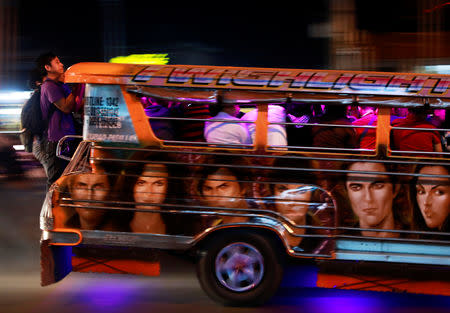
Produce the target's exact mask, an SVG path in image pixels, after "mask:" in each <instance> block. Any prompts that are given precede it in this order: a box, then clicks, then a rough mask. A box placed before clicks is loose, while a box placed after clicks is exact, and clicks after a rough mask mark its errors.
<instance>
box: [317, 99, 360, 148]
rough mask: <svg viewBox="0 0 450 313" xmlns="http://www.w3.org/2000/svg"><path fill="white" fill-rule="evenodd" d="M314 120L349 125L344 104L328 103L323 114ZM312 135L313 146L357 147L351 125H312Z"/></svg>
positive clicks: (321, 122)
mask: <svg viewBox="0 0 450 313" xmlns="http://www.w3.org/2000/svg"><path fill="white" fill-rule="evenodd" d="M316 121H317V123H318V124H335V125H343V126H346V125H349V126H350V125H351V120H350V119H349V118H348V117H347V107H346V106H345V105H328V106H327V107H326V111H325V114H324V115H323V116H321V117H320V118H318V119H317V120H316ZM312 137H313V146H314V147H323V148H347V149H355V148H357V147H358V142H357V135H356V131H355V129H354V128H353V127H342V126H336V127H334V126H314V127H313V128H312Z"/></svg>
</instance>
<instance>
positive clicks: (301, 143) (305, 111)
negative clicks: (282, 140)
mask: <svg viewBox="0 0 450 313" xmlns="http://www.w3.org/2000/svg"><path fill="white" fill-rule="evenodd" d="M286 113H287V114H286V122H288V123H299V124H298V125H286V132H287V140H288V145H289V146H290V147H311V146H312V135H311V129H312V126H310V125H300V123H313V121H314V116H313V111H312V110H311V106H310V105H308V104H303V103H289V104H287V106H286Z"/></svg>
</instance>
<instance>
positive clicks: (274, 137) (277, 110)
mask: <svg viewBox="0 0 450 313" xmlns="http://www.w3.org/2000/svg"><path fill="white" fill-rule="evenodd" d="M257 115H258V109H254V110H252V111H250V112H248V113H245V114H244V116H242V117H241V120H243V121H256V118H257ZM285 122H286V111H285V109H284V108H283V107H282V106H279V105H274V104H269V123H285ZM247 125H248V131H249V132H250V136H251V137H252V141H254V140H255V127H256V126H255V124H254V123H252V124H250V123H249V124H247ZM267 144H268V145H269V146H286V145H287V135H286V127H285V125H279V124H269V128H268V130H267Z"/></svg>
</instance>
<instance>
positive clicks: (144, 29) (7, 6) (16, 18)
mask: <svg viewBox="0 0 450 313" xmlns="http://www.w3.org/2000/svg"><path fill="white" fill-rule="evenodd" d="M300 3H301V4H299V5H295V6H294V5H292V4H288V3H267V4H262V3H256V4H254V5H250V6H249V5H246V6H243V5H242V4H239V3H234V4H233V2H230V3H228V2H227V3H226V4H223V5H222V4H217V5H214V6H211V5H199V4H194V3H181V4H180V3H177V4H173V3H165V4H164V3H163V2H155V1H137V0H127V1H125V0H78V1H53V0H41V1H25V0H0V39H1V40H0V153H1V160H2V165H1V167H0V175H2V174H3V173H4V172H5V168H6V169H7V170H8V171H9V172H12V171H15V170H17V166H16V165H14V164H12V163H11V162H10V161H11V157H10V155H14V154H15V155H16V157H17V158H18V159H19V160H20V161H23V162H22V164H25V167H27V166H30V165H29V164H28V165H27V162H28V161H29V156H28V155H26V154H24V153H22V152H21V146H20V142H19V141H18V131H20V121H19V119H20V112H21V107H22V105H23V103H24V102H25V101H26V99H27V98H28V97H29V95H30V91H31V90H30V88H29V87H28V73H29V71H30V70H31V69H32V68H33V66H34V60H35V59H36V57H37V56H38V55H39V54H41V53H43V52H47V51H53V52H54V53H56V54H57V55H58V56H59V57H60V59H61V61H62V62H63V63H64V64H65V65H66V67H69V66H70V65H72V64H74V63H77V62H83V61H97V62H98V61H100V62H109V61H113V60H116V62H117V60H118V58H120V57H127V56H130V55H133V56H134V58H135V59H136V58H139V60H141V61H142V62H148V61H149V59H151V60H153V61H155V59H159V60H161V56H162V59H163V61H164V62H166V63H169V64H192V65H223V66H251V67H277V68H311V69H342V70H344V69H345V70H376V71H390V72H433V73H450V56H449V54H448V52H449V51H450V32H449V31H450V19H449V18H448V16H449V13H450V1H444V0H395V1H392V0H377V1H367V0H314V1H301V2H300ZM446 17H447V18H446ZM122 60H123V59H122ZM128 60H129V59H128ZM126 62H127V61H126ZM8 162H9V163H8ZM2 168H3V169H2Z"/></svg>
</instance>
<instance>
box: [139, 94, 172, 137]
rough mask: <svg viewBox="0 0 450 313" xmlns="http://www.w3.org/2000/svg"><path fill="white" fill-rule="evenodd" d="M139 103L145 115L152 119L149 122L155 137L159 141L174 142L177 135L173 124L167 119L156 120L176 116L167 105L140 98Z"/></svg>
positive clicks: (159, 101)
mask: <svg viewBox="0 0 450 313" xmlns="http://www.w3.org/2000/svg"><path fill="white" fill-rule="evenodd" d="M141 103H142V104H143V106H144V112H145V114H146V115H147V116H148V117H151V118H154V119H149V120H150V126H151V128H152V130H153V133H154V134H155V136H156V137H157V138H159V139H161V140H175V138H176V133H177V131H176V128H175V123H174V122H173V121H171V120H167V119H158V118H159V117H162V118H170V117H173V116H175V115H176V113H174V112H173V110H171V107H170V105H169V103H167V102H164V101H162V100H154V99H152V98H149V97H142V98H141Z"/></svg>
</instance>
